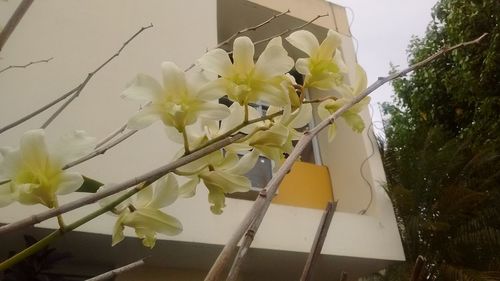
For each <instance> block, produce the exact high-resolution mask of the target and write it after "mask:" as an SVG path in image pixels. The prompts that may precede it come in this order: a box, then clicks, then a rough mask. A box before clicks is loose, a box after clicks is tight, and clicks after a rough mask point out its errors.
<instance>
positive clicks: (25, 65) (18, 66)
mask: <svg viewBox="0 0 500 281" xmlns="http://www.w3.org/2000/svg"><path fill="white" fill-rule="evenodd" d="M52 59H54V58H48V59H45V60H37V61H30V62H29V63H27V64H23V65H9V66H7V67H6V68H4V69H2V70H0V73H2V72H5V71H7V70H9V69H13V68H27V67H29V66H31V65H33V64H38V63H47V62H49V61H51V60H52Z"/></svg>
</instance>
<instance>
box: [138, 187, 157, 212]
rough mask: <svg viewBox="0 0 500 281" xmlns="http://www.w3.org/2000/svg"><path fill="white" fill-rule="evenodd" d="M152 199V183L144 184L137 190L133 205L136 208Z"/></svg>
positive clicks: (143, 205) (142, 206) (141, 206)
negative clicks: (144, 185)
mask: <svg viewBox="0 0 500 281" xmlns="http://www.w3.org/2000/svg"><path fill="white" fill-rule="evenodd" d="M151 200H153V184H150V185H148V186H146V187H145V188H143V189H141V190H140V191H139V192H137V195H136V200H135V201H134V206H135V207H137V208H144V207H146V206H148V204H149V203H150V202H151Z"/></svg>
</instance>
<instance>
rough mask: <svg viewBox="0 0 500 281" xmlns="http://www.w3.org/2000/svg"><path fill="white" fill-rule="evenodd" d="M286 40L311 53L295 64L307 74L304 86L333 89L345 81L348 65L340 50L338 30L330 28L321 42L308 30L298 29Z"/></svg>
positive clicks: (299, 70) (302, 72) (298, 69)
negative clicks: (346, 65)
mask: <svg viewBox="0 0 500 281" xmlns="http://www.w3.org/2000/svg"><path fill="white" fill-rule="evenodd" d="M286 40H287V41H288V42H289V43H290V44H292V45H293V46H295V47H296V48H298V49H299V50H301V51H303V52H304V53H306V54H307V55H309V57H308V58H300V59H298V60H297V62H296V64H295V68H296V69H297V71H298V72H299V73H301V74H303V75H305V76H306V77H305V82H304V87H306V88H317V89H320V90H331V89H334V88H335V87H337V86H340V85H342V84H343V83H344V76H345V74H346V67H345V64H344V62H343V60H342V55H341V53H340V51H339V50H338V47H339V46H340V44H341V37H340V35H339V34H338V33H337V32H335V31H333V30H329V31H328V34H327V36H326V38H325V40H324V41H323V42H322V43H321V44H319V42H318V39H316V37H315V36H314V35H313V34H312V33H311V32H309V31H306V30H299V31H296V32H294V33H292V34H290V36H288V37H287V38H286Z"/></svg>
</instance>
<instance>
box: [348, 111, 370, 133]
mask: <svg viewBox="0 0 500 281" xmlns="http://www.w3.org/2000/svg"><path fill="white" fill-rule="evenodd" d="M342 117H343V118H344V120H345V122H346V123H347V125H349V127H351V129H352V130H353V131H355V132H357V133H361V132H363V130H364V129H365V122H364V121H363V118H361V116H359V114H357V113H352V112H349V111H347V112H346V113H344V114H342Z"/></svg>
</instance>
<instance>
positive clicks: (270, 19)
mask: <svg viewBox="0 0 500 281" xmlns="http://www.w3.org/2000/svg"><path fill="white" fill-rule="evenodd" d="M288 13H290V10H286V11H284V12H282V13H279V14H276V15H274V16H272V17H271V18H269V19H267V20H265V21H263V22H261V23H259V24H257V25H255V26H252V27H248V28H245V29H242V30H240V31H237V32H236V33H234V34H233V35H231V36H230V37H229V38H227V39H226V40H224V41H222V42H221V43H219V44H217V46H215V47H213V48H211V49H209V50H213V49H217V48H220V47H222V46H224V45H226V44H228V43H229V42H231V40H233V39H234V38H236V37H237V36H238V35H240V34H242V33H245V32H248V31H255V30H257V29H258V28H261V27H263V26H264V25H266V24H268V23H270V22H271V21H273V20H275V19H277V18H279V17H281V16H283V15H285V14H288ZM207 51H208V50H207ZM195 66H196V64H195V63H192V64H191V65H190V66H188V67H187V68H186V69H185V70H184V71H185V72H187V71H189V70H191V69H192V68H193V67H195Z"/></svg>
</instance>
